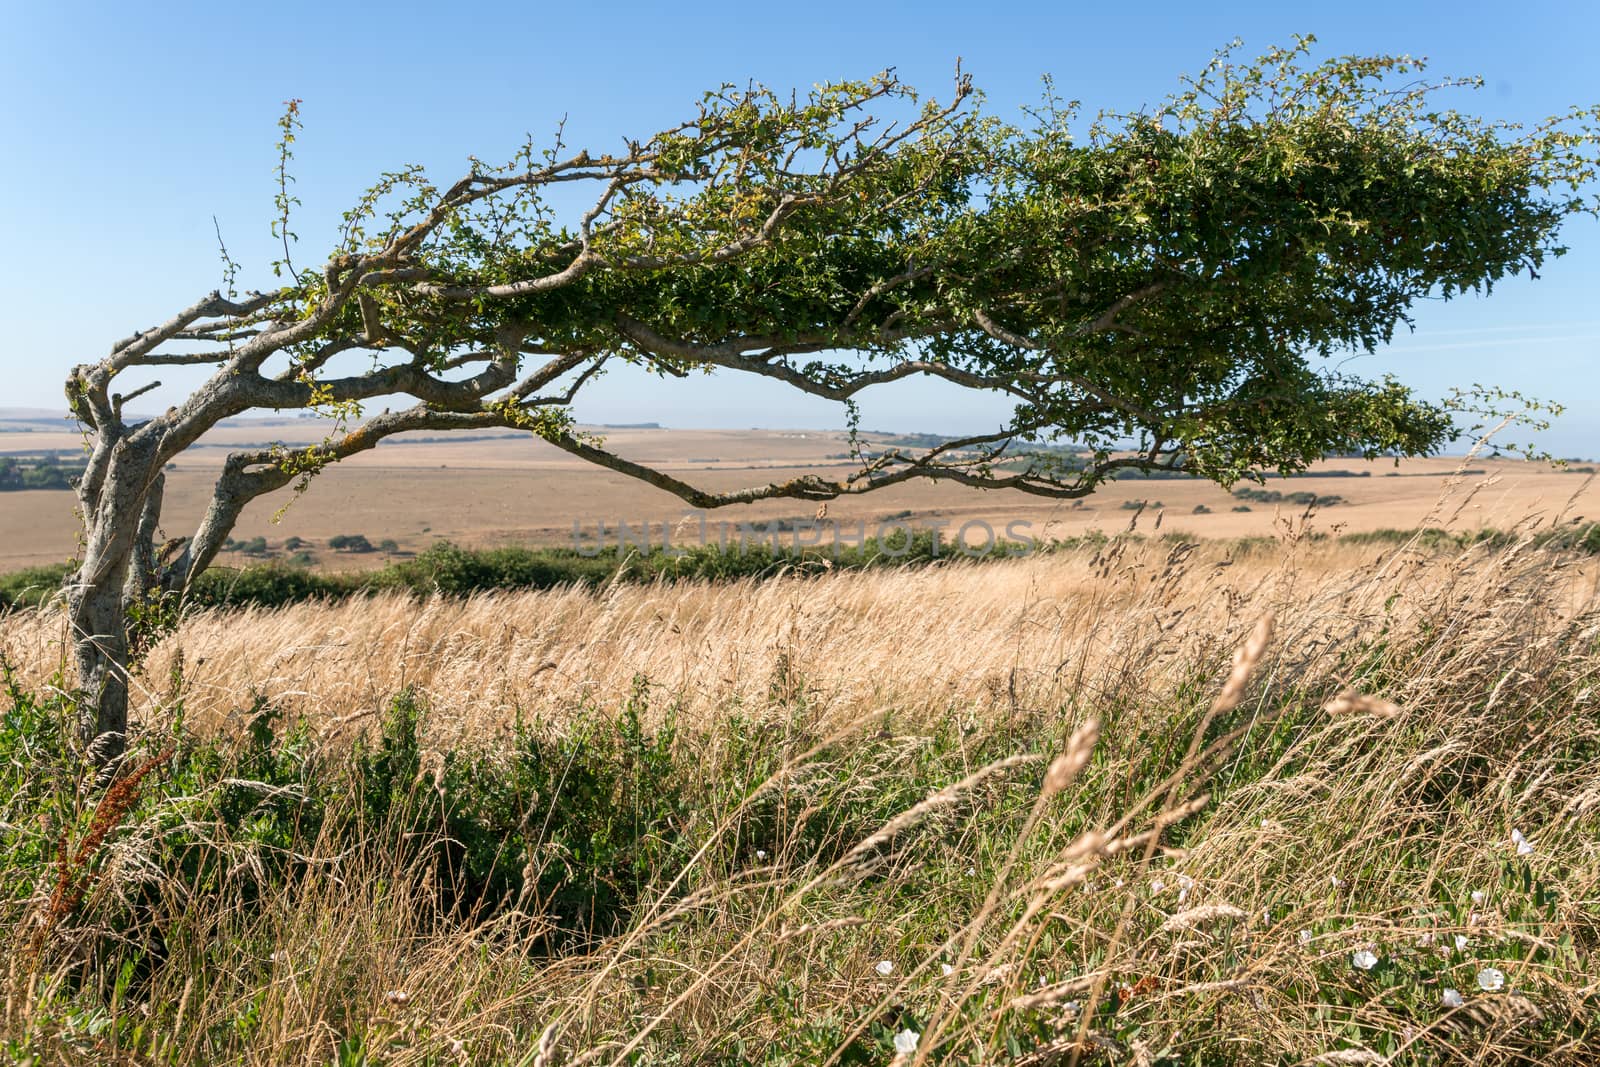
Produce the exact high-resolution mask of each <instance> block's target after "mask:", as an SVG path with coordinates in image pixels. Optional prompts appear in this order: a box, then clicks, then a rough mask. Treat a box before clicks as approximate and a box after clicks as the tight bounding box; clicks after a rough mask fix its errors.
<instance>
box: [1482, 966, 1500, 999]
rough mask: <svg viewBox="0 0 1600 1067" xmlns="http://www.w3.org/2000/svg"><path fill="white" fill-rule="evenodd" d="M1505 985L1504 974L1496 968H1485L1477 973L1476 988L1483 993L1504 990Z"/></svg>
mask: <svg viewBox="0 0 1600 1067" xmlns="http://www.w3.org/2000/svg"><path fill="white" fill-rule="evenodd" d="M1505 984H1506V972H1504V971H1502V970H1500V969H1499V968H1498V967H1485V968H1484V969H1483V970H1481V971H1479V972H1478V988H1479V989H1481V990H1483V991H1484V992H1485V993H1493V992H1496V991H1497V990H1500V989H1504V988H1505Z"/></svg>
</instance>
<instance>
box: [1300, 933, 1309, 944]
mask: <svg viewBox="0 0 1600 1067" xmlns="http://www.w3.org/2000/svg"><path fill="white" fill-rule="evenodd" d="M1300 943H1301V944H1302V945H1309V944H1311V931H1310V930H1301V931H1300Z"/></svg>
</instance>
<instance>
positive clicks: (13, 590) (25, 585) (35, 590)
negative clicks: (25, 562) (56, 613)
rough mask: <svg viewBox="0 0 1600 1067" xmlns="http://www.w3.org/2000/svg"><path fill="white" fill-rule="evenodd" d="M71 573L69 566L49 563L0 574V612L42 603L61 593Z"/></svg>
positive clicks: (70, 566)
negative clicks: (62, 586) (62, 585)
mask: <svg viewBox="0 0 1600 1067" xmlns="http://www.w3.org/2000/svg"><path fill="white" fill-rule="evenodd" d="M71 572H72V565H71V564H68V563H49V564H46V565H44V566H42V567H25V568H23V569H22V570H20V571H11V572H10V573H8V574H0V610H3V609H5V608H10V607H26V606H31V605H36V604H41V603H43V602H44V601H46V600H48V599H50V598H51V597H52V596H55V595H56V594H57V593H59V592H60V591H61V583H62V582H63V581H65V580H66V577H67V575H68V574H70V573H71Z"/></svg>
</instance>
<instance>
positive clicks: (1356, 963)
mask: <svg viewBox="0 0 1600 1067" xmlns="http://www.w3.org/2000/svg"><path fill="white" fill-rule="evenodd" d="M1377 965H1378V957H1377V955H1376V954H1375V953H1373V952H1371V951H1369V950H1368V949H1362V950H1361V951H1360V952H1357V953H1355V954H1354V955H1352V956H1351V957H1350V966H1352V967H1354V968H1356V969H1357V970H1361V971H1370V970H1372V968H1374V967H1376V966H1377Z"/></svg>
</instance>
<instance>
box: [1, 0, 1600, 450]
mask: <svg viewBox="0 0 1600 1067" xmlns="http://www.w3.org/2000/svg"><path fill="white" fill-rule="evenodd" d="M0 11H3V13H4V23H3V27H4V28H3V32H0V87H3V90H4V93H5V97H6V107H5V109H4V111H3V113H0V130H3V134H0V144H4V146H5V153H4V158H3V160H0V192H3V194H4V195H3V204H4V209H3V210H4V218H5V224H4V230H3V233H4V237H5V255H4V258H3V261H0V313H3V321H4V333H3V335H0V407H48V408H61V407H62V406H63V405H62V400H61V392H60V390H61V382H62V380H63V379H64V377H65V375H66V372H67V370H68V369H69V367H70V366H71V365H72V364H73V363H76V362H80V361H83V360H87V359H92V358H97V357H98V356H100V355H102V354H103V353H104V352H105V351H106V349H107V347H108V345H109V344H110V343H111V341H113V340H114V339H116V338H119V337H122V336H126V335H127V334H128V333H130V332H132V331H133V330H134V329H137V328H142V327H145V326H148V325H151V324H153V323H155V322H157V321H159V320H160V319H163V318H166V317H167V316H168V315H170V314H171V313H172V312H173V311H175V310H177V309H178V308H179V307H182V306H183V305H185V304H187V303H190V302H192V300H194V299H195V298H196V297H197V296H199V295H201V294H202V293H204V292H206V291H207V290H209V289H211V288H213V287H214V286H216V285H217V284H218V283H219V267H218V259H217V251H216V237H215V234H214V232H213V224H212V218H213V216H215V217H216V219H217V222H218V224H219V225H220V227H221V229H222V233H223V236H224V237H225V238H226V240H227V242H228V246H229V248H230V250H231V251H232V253H233V255H234V258H235V259H237V260H239V261H240V262H241V263H242V264H243V265H244V266H245V271H244V274H243V275H242V276H241V278H240V282H241V284H242V286H243V287H245V288H251V287H266V286H268V285H270V284H272V277H271V274H270V272H269V271H268V270H267V264H268V263H269V262H270V261H271V260H272V259H273V258H274V252H273V246H272V244H271V241H270V238H269V233H268V229H269V223H270V218H271V215H272V195H273V192H274V183H273V167H274V163H275V159H274V142H275V141H276V133H277V131H276V128H275V125H274V123H275V121H276V119H277V117H278V115H279V114H280V113H281V110H282V101H283V100H285V99H287V98H289V97H300V98H302V99H303V100H304V101H305V103H304V105H303V116H304V120H305V126H306V128H305V130H304V132H303V134H302V136H301V139H300V142H299V144H298V145H297V152H298V158H297V160H296V162H295V165H294V170H295V173H296V174H297V176H298V184H297V186H296V188H295V192H296V193H297V195H299V196H300V198H301V199H302V200H303V201H304V208H303V209H302V211H301V215H300V217H299V219H298V223H297V225H296V227H295V228H296V229H297V231H298V232H299V234H300V236H301V241H300V243H299V245H298V246H297V252H298V258H301V259H305V260H312V259H316V258H320V254H321V253H325V252H326V250H327V249H328V247H329V246H330V244H331V235H332V233H333V225H332V223H333V220H335V219H336V218H337V217H338V215H339V213H340V212H341V211H342V210H343V209H344V208H346V207H347V206H349V204H350V203H351V201H352V200H353V199H354V197H355V196H356V195H357V194H358V193H359V192H360V190H361V189H363V188H365V187H366V185H368V184H370V182H371V181H372V179H373V178H374V177H376V175H377V174H378V172H379V171H381V170H384V169H387V168H391V167H395V166H398V165H400V164H403V163H408V162H418V163H422V164H424V165H426V166H428V167H429V169H430V171H431V172H432V173H433V175H434V177H435V178H436V179H438V180H441V181H446V182H447V181H448V180H450V179H452V178H454V177H456V176H458V175H459V173H460V172H461V171H462V170H463V168H464V162H465V159H466V157H467V156H468V155H469V154H475V155H478V156H480V157H481V158H484V159H486V160H491V161H492V160H498V159H501V158H505V157H507V156H509V155H510V154H511V153H512V152H514V151H515V149H516V148H517V146H518V145H519V144H520V142H521V140H522V139H523V136H524V134H525V133H530V132H531V133H533V134H534V135H536V136H540V135H544V134H547V133H548V132H549V131H551V130H552V129H553V127H554V125H555V123H556V122H557V121H558V120H559V119H560V118H561V117H562V116H566V117H567V118H568V125H567V133H568V141H569V143H571V144H573V145H574V146H579V145H585V146H590V147H593V148H605V147H608V146H614V145H616V144H617V142H618V139H619V138H620V137H621V136H623V135H625V134H631V135H636V136H640V135H646V134H648V133H650V132H652V131H653V130H655V129H656V128H658V127H661V126H665V125H669V124H671V123H673V122H676V121H680V120H681V119H683V118H685V117H687V116H688V114H689V113H690V111H689V108H690V106H691V105H692V104H693V102H694V101H695V100H696V99H697V98H698V96H699V94H700V93H701V92H702V91H704V90H705V89H707V88H711V87H714V86H715V85H717V84H719V83H721V82H724V81H733V82H741V83H742V82H744V81H746V80H749V79H756V80H759V81H763V82H766V83H767V84H769V85H772V86H774V87H779V88H783V89H789V88H793V87H799V88H801V89H804V88H806V87H808V86H810V85H812V84H813V83H815V82H818V81H824V80H830V79H837V78H845V77H861V76H866V75H870V74H872V73H875V72H876V71H878V70H881V69H882V68H884V67H895V68H896V69H897V70H898V72H899V73H900V75H901V77H902V78H904V79H905V80H906V81H908V82H910V83H911V84H913V85H916V86H918V87H919V88H923V89H924V90H925V91H927V92H930V93H934V94H939V93H942V92H945V91H946V90H947V88H948V86H949V83H950V77H951V74H952V71H953V69H954V66H955V63H956V60H957V58H958V57H959V58H960V59H961V60H962V61H963V64H964V68H965V69H966V70H967V71H969V72H971V73H972V74H973V75H974V77H975V79H976V81H977V83H978V85H979V87H980V88H982V89H983V90H984V91H985V92H986V93H987V95H988V98H989V101H988V106H989V108H990V109H991V110H993V111H995V112H997V113H1001V114H1004V115H1007V116H1009V117H1015V116H1016V114H1017V110H1016V109H1017V108H1018V107H1019V106H1020V105H1023V104H1027V103H1031V102H1034V101H1036V100H1037V99H1038V95H1039V90H1040V82H1039V78H1040V76H1041V75H1042V74H1045V73H1050V74H1052V75H1054V77H1055V80H1056V83H1057V86H1058V88H1059V89H1060V90H1061V92H1062V93H1063V95H1065V96H1067V97H1069V98H1077V99H1080V100H1082V101H1083V104H1084V106H1085V109H1086V110H1088V111H1090V112H1093V111H1094V110H1097V109H1099V108H1101V107H1111V108H1115V109H1123V110H1131V109H1133V108H1136V107H1138V106H1140V105H1142V104H1145V103H1151V102H1154V101H1156V100H1158V99H1159V98H1160V97H1162V96H1163V95H1165V94H1166V93H1167V92H1169V91H1171V90H1172V89H1174V88H1175V87H1176V86H1177V83H1178V82H1177V79H1178V76H1179V75H1180V74H1182V73H1184V72H1193V71H1196V70H1198V69H1199V68H1200V67H1201V66H1203V65H1204V64H1205V62H1206V61H1207V59H1208V58H1209V57H1210V55H1211V53H1212V51H1213V50H1214V49H1215V48H1217V47H1219V46H1221V45H1223V44H1225V43H1226V42H1227V41H1228V40H1229V39H1230V38H1233V37H1235V36H1237V37H1241V38H1243V40H1244V44H1245V50H1246V51H1248V52H1249V53H1250V54H1255V53H1256V52H1258V51H1260V50H1264V49H1265V48H1267V47H1268V46H1270V45H1273V44H1280V43H1288V42H1289V41H1290V39H1291V37H1292V35H1293V34H1295V33H1314V34H1316V35H1317V36H1318V38H1319V41H1320V44H1319V55H1325V54H1332V53H1346V52H1407V53H1410V54H1412V55H1416V56H1426V57H1428V58H1429V60H1430V69H1431V71H1432V72H1433V73H1436V74H1459V75H1468V74H1475V75H1481V76H1482V77H1483V78H1484V79H1485V81H1486V86H1485V88H1484V89H1483V90H1481V91H1479V92H1477V93H1475V94H1472V95H1471V97H1470V99H1466V100H1463V101H1462V102H1461V104H1462V106H1463V107H1464V108H1466V109H1471V110H1476V111H1477V112H1479V113H1481V114H1485V115H1488V116H1491V117H1494V118H1503V119H1508V120H1514V121H1528V120H1536V119H1538V118H1540V117H1542V116H1544V115H1547V114H1550V113H1553V112H1556V111H1560V110H1563V109H1564V108H1566V107H1567V106H1569V105H1572V104H1576V103H1588V104H1594V103H1597V102H1600V65H1597V64H1596V62H1595V60H1596V48H1597V46H1596V41H1597V40H1600V5H1597V4H1594V3H1590V2H1582V0H1553V2H1539V3H1528V4H1515V5H1513V4H1507V3H1494V4H1488V3H1484V4H1478V3H1471V2H1454V3H1405V2H1400V0H1389V2H1385V3H1376V2H1368V0H1351V2H1340V3H1322V4H1292V3H1281V2H1272V3H1265V2H1263V3H1238V4H1228V3H1203V4H1202V3H1181V4H1180V3H1165V2H1146V3H1143V4H1137V5H1136V4H1127V3H1112V4H1107V3H1103V2H1097V3H1093V4H1088V3H1072V2H1066V0H1053V2H1038V3H1009V2H1005V0H991V2H987V3H943V2H923V3H911V4H891V3H872V2H865V0H855V2H851V3H835V2H831V0H829V2H809V3H804V4H760V3H751V2H745V3H697V4H631V3H625V2H616V0H613V2H608V3H571V2H564V3H555V4H540V3H534V2H527V0H524V2H522V3H493V2H484V3H477V4H471V5H459V6H458V5H452V4H444V3H434V4H427V5H423V4H414V3H404V2H391V3H385V4H382V5H371V6H358V5H353V4H350V5H340V4H327V3H312V4H301V3H294V2H282V0H280V2H277V3H273V4H263V5H235V4H219V3H206V4H162V3H150V4H131V3H126V2H121V3H115V4H111V3H106V4H72V3H65V2H42V0H27V2H23V3H18V2H15V0H7V2H4V3H0ZM1565 241H1566V243H1567V244H1569V245H1570V246H1571V247H1572V252H1571V254H1569V255H1568V256H1566V257H1565V258H1563V259H1561V260H1557V261H1555V262H1553V263H1551V264H1549V265H1548V269H1547V270H1546V271H1545V272H1544V276H1543V277H1542V278H1541V279H1540V280H1539V281H1537V282H1530V281H1528V280H1526V279H1525V278H1522V279H1517V280H1515V281H1513V282H1510V283H1508V284H1506V285H1504V286H1503V287H1501V288H1499V289H1497V290H1496V292H1495V293H1494V295H1493V296H1492V297H1490V298H1488V299H1476V298H1466V299H1461V300H1457V301H1452V302H1450V303H1448V304H1446V303H1429V304H1428V305H1426V306H1424V307H1421V308H1419V309H1418V312H1417V324H1418V325H1417V331H1416V333H1415V334H1411V335H1408V336H1405V337H1403V338H1402V339H1399V340H1397V342H1396V343H1395V344H1394V345H1392V346H1390V347H1388V348H1386V349H1385V350H1383V351H1381V352H1380V353H1378V354H1377V355H1374V356H1362V357H1359V358H1358V359H1357V360H1356V361H1355V363H1354V364H1352V366H1353V367H1354V368H1356V369H1360V370H1362V371H1363V372H1367V373H1373V374H1377V373H1382V372H1384V371H1393V372H1395V373H1396V374H1398V375H1399V376H1400V377H1401V378H1402V379H1403V380H1405V381H1407V382H1408V383H1410V384H1412V385H1414V386H1415V387H1417V388H1418V389H1419V390H1421V391H1422V392H1423V393H1424V394H1427V395H1430V396H1439V395H1442V394H1443V393H1444V392H1445V391H1446V390H1447V389H1448V388H1449V387H1450V386H1452V385H1465V384H1471V383H1474V382H1483V383H1493V384H1497V385H1501V386H1504V387H1507V388H1515V389H1521V390H1523V391H1525V392H1528V393H1531V394H1533V395H1536V396H1540V397H1544V398H1548V399H1553V400H1558V401H1560V402H1562V403H1564V404H1566V405H1567V406H1568V409H1569V410H1568V414H1567V415H1566V416H1565V417H1564V418H1563V419H1562V420H1560V421H1559V422H1558V424H1557V426H1556V428H1555V429H1554V430H1553V431H1552V432H1551V433H1550V434H1548V435H1547V436H1546V437H1545V438H1544V440H1543V443H1544V444H1545V445H1546V447H1549V448H1550V449H1552V450H1553V451H1555V452H1557V453H1558V454H1561V455H1574V456H1595V455H1600V375H1597V374H1596V368H1597V366H1600V359H1597V357H1600V225H1597V224H1596V223H1595V222H1594V221H1593V220H1589V219H1582V220H1578V221H1576V222H1574V223H1572V224H1570V225H1569V227H1568V229H1567V231H1566V233H1565ZM164 380H165V381H167V382H168V384H169V392H168V394H167V396H165V397H162V395H161V394H156V395H155V396H154V397H152V398H151V400H150V403H151V405H152V406H158V405H161V404H162V403H163V401H165V402H170V400H171V396H172V394H171V392H170V389H171V388H175V387H176V386H177V385H179V384H181V381H180V380H179V379H176V378H174V377H172V376H170V375H168V376H167V377H166V378H164ZM597 385H598V387H597V389H596V390H595V391H594V392H593V393H592V394H591V395H589V396H588V398H587V399H586V400H585V401H584V402H583V403H582V405H581V406H580V407H579V408H578V414H579V416H580V417H581V418H584V419H586V420H588V421H595V422H631V421H657V422H661V423H663V424H665V425H669V426H725V427H744V426H768V427H779V426H787V427H794V426H822V425H840V424H841V418H842V416H841V412H840V411H839V410H838V409H837V408H836V407H835V406H832V405H827V404H824V403H822V402H820V401H815V402H813V401H808V400H800V399H796V398H795V397H794V396H793V395H792V394H791V393H789V392H788V391H786V390H783V389H782V388H781V387H779V386H777V385H776V384H774V383H732V382H730V383H727V384H723V385H719V386H717V387H715V388H711V389H708V388H705V385H706V383H705V382H704V380H700V381H696V382H694V383H692V384H691V385H689V386H684V385H681V384H678V383H662V382H659V381H656V380H655V379H648V378H638V377H631V376H626V375H613V376H612V377H610V378H607V379H604V380H602V381H601V382H599V383H597ZM158 397H160V399H157V398H158ZM863 414H864V417H863V425H864V426H865V427H867V428H871V429H899V430H911V429H915V430H925V431H931V432H941V431H943V432H960V431H972V430H978V429H988V428H992V427H993V425H994V424H995V422H996V420H997V419H998V416H999V408H998V406H995V407H992V408H984V407H982V406H980V405H973V404H972V403H971V402H970V401H966V400H962V401H959V402H958V401H956V400H955V399H953V398H952V397H951V396H950V395H949V394H948V393H945V392H943V391H941V390H939V389H935V388H931V387H930V388H920V389H912V390H909V391H908V390H903V389H899V388H896V389H892V390H888V389H880V390H877V391H869V392H868V393H867V394H865V399H864V403H863Z"/></svg>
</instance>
